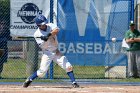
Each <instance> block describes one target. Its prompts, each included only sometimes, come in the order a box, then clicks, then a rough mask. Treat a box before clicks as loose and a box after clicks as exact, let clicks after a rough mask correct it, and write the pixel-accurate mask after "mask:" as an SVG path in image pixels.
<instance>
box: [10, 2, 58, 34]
mask: <svg viewBox="0 0 140 93" xmlns="http://www.w3.org/2000/svg"><path fill="white" fill-rule="evenodd" d="M55 5H56V0H55ZM10 6H11V8H10V32H11V36H30V35H33V33H34V32H35V30H36V29H37V26H36V24H35V23H34V18H35V16H36V15H37V14H43V15H45V16H46V17H47V18H48V19H49V14H50V0H10ZM55 12H56V10H55ZM55 15H57V13H55ZM55 22H56V21H55Z"/></svg>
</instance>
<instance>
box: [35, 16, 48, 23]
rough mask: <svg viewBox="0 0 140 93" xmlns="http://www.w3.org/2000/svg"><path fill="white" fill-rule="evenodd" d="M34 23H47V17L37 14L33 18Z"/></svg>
mask: <svg viewBox="0 0 140 93" xmlns="http://www.w3.org/2000/svg"><path fill="white" fill-rule="evenodd" d="M35 23H36V24H37V25H44V24H47V23H48V20H47V18H46V17H45V16H44V15H41V14H40V15H37V16H36V18H35Z"/></svg>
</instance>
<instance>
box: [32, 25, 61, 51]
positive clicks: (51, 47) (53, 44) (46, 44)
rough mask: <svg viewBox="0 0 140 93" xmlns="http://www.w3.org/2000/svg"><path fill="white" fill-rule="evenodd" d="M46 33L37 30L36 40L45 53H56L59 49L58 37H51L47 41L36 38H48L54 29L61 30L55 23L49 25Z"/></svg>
mask: <svg viewBox="0 0 140 93" xmlns="http://www.w3.org/2000/svg"><path fill="white" fill-rule="evenodd" d="M46 25H47V29H46V31H42V30H40V29H39V28H38V29H37V30H36V32H35V33H34V37H35V40H36V42H37V44H38V45H39V47H40V48H41V49H42V50H43V51H45V50H48V51H55V50H56V49H57V48H58V41H57V36H52V35H51V36H50V37H49V39H48V40H47V41H44V40H41V38H36V37H41V36H47V35H48V34H49V33H50V32H51V31H53V30H54V29H59V28H58V27H57V26H56V25H55V24H53V23H48V24H46Z"/></svg>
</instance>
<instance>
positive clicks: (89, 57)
mask: <svg viewBox="0 0 140 93" xmlns="http://www.w3.org/2000/svg"><path fill="white" fill-rule="evenodd" d="M57 4H58V5H57V7H58V8H57V9H58V10H57V24H58V26H59V27H60V32H59V35H58V40H59V42H60V44H59V48H60V50H61V51H62V52H63V53H64V54H65V55H66V56H67V57H68V59H69V61H70V62H71V63H72V64H74V65H95V66H99V65H100V66H105V65H126V56H125V54H124V53H122V52H121V40H122V39H123V38H124V33H125V31H127V29H128V22H129V19H130V16H129V13H130V10H129V7H130V4H131V3H130V1H129V0H128V1H127V0H124V1H123V0H58V3H57ZM112 38H116V39H117V41H116V42H112V41H111V39H112Z"/></svg>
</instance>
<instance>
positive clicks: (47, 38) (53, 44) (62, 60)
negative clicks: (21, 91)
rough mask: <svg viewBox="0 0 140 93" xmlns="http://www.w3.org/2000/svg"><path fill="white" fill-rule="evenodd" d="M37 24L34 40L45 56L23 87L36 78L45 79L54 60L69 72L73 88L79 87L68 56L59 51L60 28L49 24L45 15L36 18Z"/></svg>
mask: <svg viewBox="0 0 140 93" xmlns="http://www.w3.org/2000/svg"><path fill="white" fill-rule="evenodd" d="M35 22H36V24H37V26H38V29H37V30H36V32H35V33H34V38H35V40H36V42H37V44H38V45H39V47H40V48H41V49H42V51H43V55H42V58H41V64H40V68H39V69H38V70H37V71H36V72H35V73H34V74H33V75H31V76H30V77H29V78H27V80H26V81H25V82H24V83H23V87H25V88H26V87H28V86H29V85H30V84H31V82H32V81H33V80H34V79H35V78H37V77H43V76H44V75H45V74H46V72H47V70H48V68H49V65H50V63H51V62H52V60H53V62H56V63H57V64H58V65H59V66H60V67H61V68H63V69H64V70H65V71H66V72H67V75H68V76H69V78H70V80H71V82H72V86H73V87H74V88H76V87H79V85H78V84H77V83H76V81H75V77H74V73H73V69H72V65H71V64H70V63H69V61H68V60H67V58H66V56H64V55H63V54H62V53H61V52H60V51H59V50H58V41H57V36H56V35H57V33H58V32H59V28H58V27H57V26H56V25H55V24H53V23H48V20H47V19H46V17H45V16H43V15H38V16H37V17H36V18H35ZM36 37H41V38H36Z"/></svg>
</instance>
